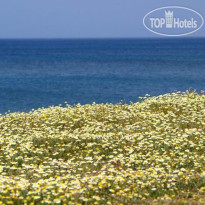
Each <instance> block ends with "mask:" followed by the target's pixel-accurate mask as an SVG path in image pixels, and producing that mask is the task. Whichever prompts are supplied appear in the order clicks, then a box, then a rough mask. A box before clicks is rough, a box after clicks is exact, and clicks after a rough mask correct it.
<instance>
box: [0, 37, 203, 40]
mask: <svg viewBox="0 0 205 205" xmlns="http://www.w3.org/2000/svg"><path fill="white" fill-rule="evenodd" d="M203 38H205V36H196V37H193V36H192V37H191V36H189V37H188V36H186V37H185V36H184V37H166V36H164V37H162V36H161V37H158V36H156V37H79V38H78V37H35V38H30V37H26V38H0V40H109V39H110V40H115V39H116V40H121V39H122V40H123V39H167V40H168V39H203Z"/></svg>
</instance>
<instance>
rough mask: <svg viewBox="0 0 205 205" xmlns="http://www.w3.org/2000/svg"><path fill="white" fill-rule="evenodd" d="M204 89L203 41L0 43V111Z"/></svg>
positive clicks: (103, 101)
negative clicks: (191, 88)
mask: <svg viewBox="0 0 205 205" xmlns="http://www.w3.org/2000/svg"><path fill="white" fill-rule="evenodd" d="M190 87H193V88H195V89H198V90H200V89H205V39H203V38H196V39H190V38H176V39H169V38H162V39H99V40H97V39H95V40H94V39H90V40H88V39H87V40H86V39H82V40H0V113H4V112H6V111H8V110H10V111H11V112H13V111H29V110H31V109H32V108H39V107H48V106H50V105H58V104H63V103H64V102H65V101H68V103H69V104H76V103H81V104H86V103H92V102H96V103H105V102H112V103H117V102H119V101H120V100H124V102H127V103H129V102H130V101H132V102H136V101H137V100H138V97H139V96H144V95H145V94H150V95H159V94H163V93H167V92H172V91H174V90H181V91H185V90H186V89H188V88H190Z"/></svg>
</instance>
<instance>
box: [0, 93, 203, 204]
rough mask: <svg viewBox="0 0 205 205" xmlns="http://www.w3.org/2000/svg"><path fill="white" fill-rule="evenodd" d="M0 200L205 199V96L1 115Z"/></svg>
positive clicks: (182, 95) (166, 201)
mask: <svg viewBox="0 0 205 205" xmlns="http://www.w3.org/2000/svg"><path fill="white" fill-rule="evenodd" d="M0 204H19V205H20V204H29V205H30V204H73V205H76V204H79V205H80V204H85V205H86V204H110V205H115V204H116V205H118V204H128V205H129V204H130V205H131V204H205V95H204V94H198V93H197V92H188V91H187V92H185V93H181V92H176V93H172V94H165V95H161V96H157V97H147V98H146V97H145V98H143V99H141V101H140V102H137V103H130V104H123V103H118V104H95V103H93V104H92V105H80V104H78V105H75V106H70V105H66V107H61V106H56V107H49V108H42V109H37V110H33V111H31V112H29V113H20V112H16V113H7V114H5V115H1V116H0Z"/></svg>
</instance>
